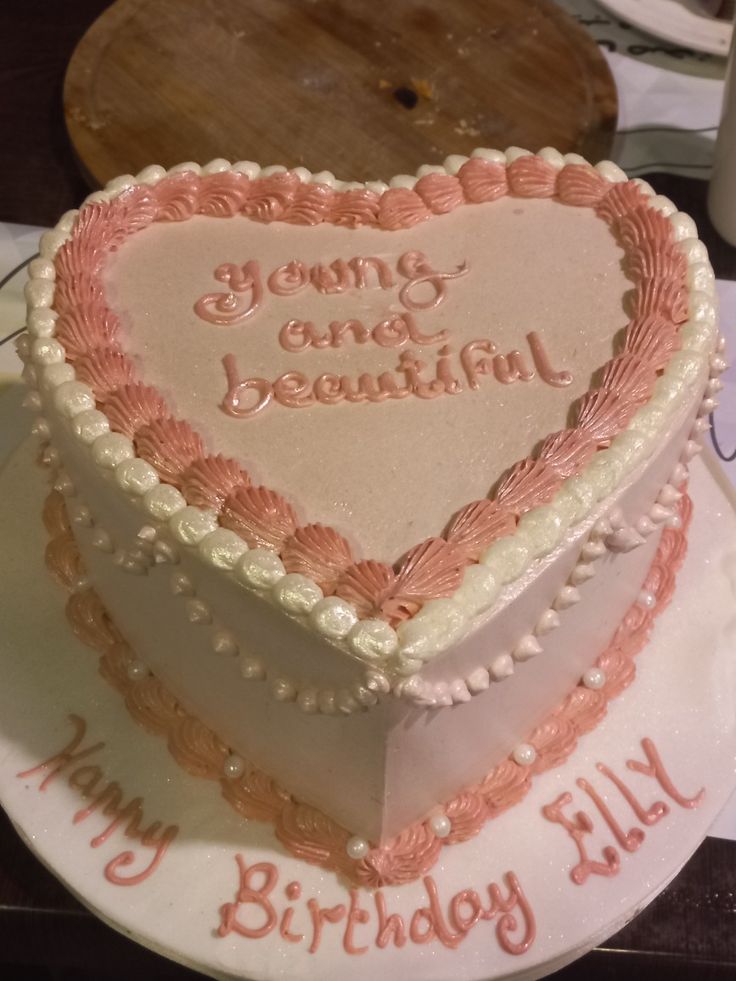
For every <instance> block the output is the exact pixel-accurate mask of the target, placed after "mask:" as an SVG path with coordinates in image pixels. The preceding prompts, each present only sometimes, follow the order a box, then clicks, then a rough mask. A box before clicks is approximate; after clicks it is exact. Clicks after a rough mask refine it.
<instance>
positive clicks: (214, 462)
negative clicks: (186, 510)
mask: <svg viewBox="0 0 736 981" xmlns="http://www.w3.org/2000/svg"><path fill="white" fill-rule="evenodd" d="M249 486H250V477H249V476H248V474H247V473H246V472H245V470H243V468H242V467H241V466H240V464H239V463H238V462H237V460H231V459H230V458H229V457H224V456H222V454H220V453H218V454H217V455H216V456H203V457H200V458H199V459H196V460H194V461H192V463H191V464H190V465H189V466H188V467H187V468H186V470H185V471H184V473H183V474H182V477H181V490H182V493H183V495H184V497H185V498H186V499H187V501H188V502H189V504H194V505H195V506H197V507H200V508H212V509H213V510H215V511H221V510H222V507H223V505H224V504H225V501H226V500H227V498H228V497H229V496H230V494H232V493H233V491H234V490H235V489H236V488H237V487H249Z"/></svg>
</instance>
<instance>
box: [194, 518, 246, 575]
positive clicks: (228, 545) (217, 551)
mask: <svg viewBox="0 0 736 981" xmlns="http://www.w3.org/2000/svg"><path fill="white" fill-rule="evenodd" d="M198 547H199V552H200V555H201V556H202V557H203V558H204V559H206V560H207V561H208V562H209V563H210V564H211V565H214V566H215V567H216V568H217V569H234V568H235V566H236V565H237V564H238V561H239V559H241V558H242V557H243V555H244V554H245V553H246V552H247V551H248V546H247V545H246V544H245V542H244V541H243V539H242V538H241V537H240V536H239V535H236V534H235V532H234V531H230V530H229V529H228V528H216V529H215V531H213V532H211V534H209V535H207V536H205V537H204V538H203V539H202V541H201V542H200V543H199V546H198Z"/></svg>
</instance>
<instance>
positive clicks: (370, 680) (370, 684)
mask: <svg viewBox="0 0 736 981" xmlns="http://www.w3.org/2000/svg"><path fill="white" fill-rule="evenodd" d="M365 686H366V688H368V689H369V691H372V692H375V693H376V694H378V695H387V694H388V693H389V692H390V691H391V682H390V681H389V680H388V678H387V676H386V675H385V674H384V673H383V672H382V671H368V672H366V676H365Z"/></svg>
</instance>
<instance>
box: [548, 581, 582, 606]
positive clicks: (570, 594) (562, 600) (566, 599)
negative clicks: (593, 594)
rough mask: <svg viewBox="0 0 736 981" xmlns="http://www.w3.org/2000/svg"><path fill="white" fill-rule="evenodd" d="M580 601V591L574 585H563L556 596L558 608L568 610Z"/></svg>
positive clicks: (555, 604)
mask: <svg viewBox="0 0 736 981" xmlns="http://www.w3.org/2000/svg"><path fill="white" fill-rule="evenodd" d="M579 602H580V593H579V592H578V591H577V589H575V587H574V586H563V587H562V589H561V590H560V591H559V593H558V594H557V596H556V597H555V602H554V607H555V609H556V610H568V609H569V608H570V607H571V606H574V605H575V604H576V603H579Z"/></svg>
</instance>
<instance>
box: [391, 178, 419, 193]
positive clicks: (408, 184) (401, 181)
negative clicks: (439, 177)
mask: <svg viewBox="0 0 736 981" xmlns="http://www.w3.org/2000/svg"><path fill="white" fill-rule="evenodd" d="M416 182H417V178H416V177H413V176H412V175H411V174H396V176H395V177H392V178H391V180H390V181H389V182H388V186H389V187H405V188H407V189H408V190H412V189H413V187H414V185H415V184H416Z"/></svg>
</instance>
